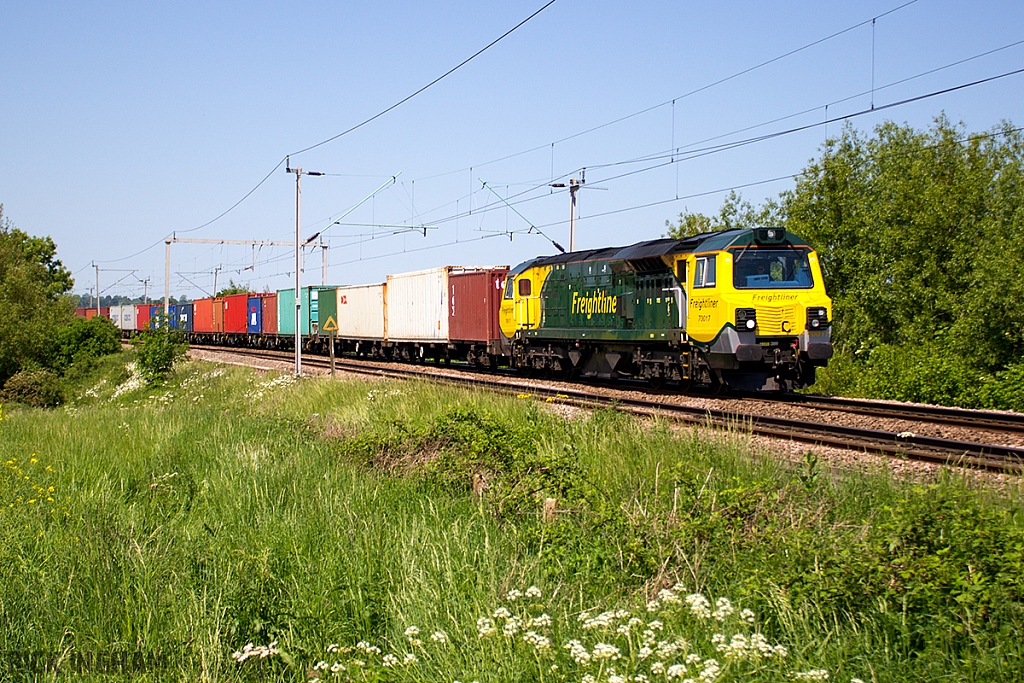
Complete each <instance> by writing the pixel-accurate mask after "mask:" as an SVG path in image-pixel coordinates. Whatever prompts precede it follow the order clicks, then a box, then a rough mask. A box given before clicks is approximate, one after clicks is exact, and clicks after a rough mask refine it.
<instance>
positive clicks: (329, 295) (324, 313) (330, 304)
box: [316, 287, 338, 335]
mask: <svg viewBox="0 0 1024 683" xmlns="http://www.w3.org/2000/svg"><path fill="white" fill-rule="evenodd" d="M319 289H320V291H319V296H318V297H317V307H316V322H317V330H318V331H319V332H320V334H323V335H330V333H331V331H332V330H325V329H324V325H326V324H327V321H328V320H333V321H334V327H335V328H337V326H338V288H337V287H320V288H319ZM333 331H334V333H335V334H337V332H338V330H337V329H335V330H333Z"/></svg>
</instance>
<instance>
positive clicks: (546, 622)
mask: <svg viewBox="0 0 1024 683" xmlns="http://www.w3.org/2000/svg"><path fill="white" fill-rule="evenodd" d="M528 626H529V627H530V628H547V627H548V626H551V615H549V614H541V615H540V616H539V617H534V618H533V619H530V621H529V623H528Z"/></svg>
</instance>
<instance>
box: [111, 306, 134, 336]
mask: <svg viewBox="0 0 1024 683" xmlns="http://www.w3.org/2000/svg"><path fill="white" fill-rule="evenodd" d="M110 319H111V321H113V323H114V324H115V325H117V326H118V328H120V329H122V330H129V331H134V330H135V329H136V328H135V305H134V304H126V305H124V306H111V307H110Z"/></svg>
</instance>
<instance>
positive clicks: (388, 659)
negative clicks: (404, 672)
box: [381, 652, 398, 667]
mask: <svg viewBox="0 0 1024 683" xmlns="http://www.w3.org/2000/svg"><path fill="white" fill-rule="evenodd" d="M397 665H398V657H396V656H394V655H393V654H391V653H390V652H389V653H387V654H386V655H384V659H383V660H382V661H381V666H386V667H392V666H397Z"/></svg>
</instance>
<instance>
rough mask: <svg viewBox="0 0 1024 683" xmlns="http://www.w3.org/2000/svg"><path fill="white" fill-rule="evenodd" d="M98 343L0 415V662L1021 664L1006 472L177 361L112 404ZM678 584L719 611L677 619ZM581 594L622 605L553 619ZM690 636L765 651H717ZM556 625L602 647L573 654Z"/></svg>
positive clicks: (574, 673)
mask: <svg viewBox="0 0 1024 683" xmlns="http://www.w3.org/2000/svg"><path fill="white" fill-rule="evenodd" d="M125 360H130V355H129V356H127V357H126V358H121V359H118V360H117V361H116V362H115V361H109V362H105V364H104V365H103V366H102V367H100V368H99V372H102V373H105V375H104V376H106V377H107V378H108V381H107V382H105V383H104V382H102V381H101V380H100V379H99V378H98V377H94V378H93V379H92V380H90V381H85V380H82V381H81V384H80V386H79V393H78V396H79V399H78V400H77V401H76V402H75V403H74V404H73V405H71V406H67V407H65V408H62V409H57V410H51V411H42V410H19V411H16V412H13V413H11V412H8V413H6V414H5V415H4V417H3V420H2V422H0V462H2V463H4V465H3V469H2V470H0V515H2V526H0V608H2V613H3V615H4V620H3V622H2V623H0V654H2V655H3V658H2V659H0V679H12V680H66V679H70V678H73V677H74V678H86V679H96V680H112V679H137V680H154V681H155V680H160V681H163V680H208V681H225V680H289V681H291V680H294V681H304V680H307V679H309V678H311V677H320V678H322V679H323V680H345V677H352V679H353V680H396V681H398V680H417V681H445V682H449V683H450V681H453V680H460V681H466V682H467V683H468V681H472V680H478V681H481V683H485V682H487V681H519V680H544V681H552V682H554V681H563V680H565V681H580V680H582V679H583V677H584V676H585V675H588V674H589V675H591V676H595V677H596V678H598V679H599V680H601V681H606V680H615V679H614V678H613V677H614V676H623V675H626V674H628V675H629V679H630V680H632V678H633V676H635V675H637V674H644V675H646V676H648V678H649V679H650V680H652V681H655V680H659V679H660V680H666V679H665V676H664V674H657V673H652V671H651V668H652V666H651V665H652V664H653V663H654V662H655V661H660V662H664V663H665V664H666V665H671V664H672V663H682V662H684V661H685V656H686V655H687V654H690V655H693V656H697V657H700V658H701V659H700V661H691V663H690V664H689V666H688V672H687V674H686V675H685V677H693V678H696V677H697V676H698V674H699V673H700V672H701V671H702V670H705V667H706V666H708V665H707V664H706V662H707V660H708V659H710V658H714V659H716V660H717V661H718V664H719V665H720V666H721V669H722V671H721V674H720V678H719V680H764V681H769V680H770V681H775V680H778V681H782V680H787V681H788V680H794V674H795V672H808V671H812V670H815V669H824V670H827V671H828V672H829V673H830V675H831V680H839V681H844V682H845V681H849V680H850V679H851V678H854V677H856V678H860V679H863V680H865V681H869V680H878V681H904V680H947V679H954V680H979V681H980V680H1014V679H1017V680H1020V679H1022V678H1024V661H1022V656H1024V645H1022V644H1021V643H1022V642H1024V639H1022V637H1021V636H1022V635H1024V634H1022V627H1024V610H1022V604H1024V599H1022V598H1024V589H1022V582H1024V578H1022V577H1024V519H1022V517H1021V513H1020V502H1021V496H1020V492H1019V491H1017V490H1013V491H1010V492H1008V493H1007V492H1003V493H999V494H997V493H993V492H990V491H984V490H978V489H976V488H973V487H972V486H971V485H969V484H968V483H967V481H966V480H964V479H963V478H961V477H957V476H953V475H950V476H946V477H943V478H940V479H939V480H936V481H932V482H900V481H894V480H893V479H891V478H890V477H889V476H888V475H887V474H885V473H868V474H862V473H852V472H843V473H839V474H838V475H837V474H836V473H832V472H830V471H828V470H826V469H823V468H822V466H821V465H819V464H817V463H815V462H814V461H813V460H809V461H808V462H807V463H806V464H805V465H804V466H802V467H794V466H786V465H784V464H782V463H780V462H779V461H777V460H775V459H773V458H771V457H764V456H763V455H761V454H758V453H757V452H756V449H754V448H752V446H751V444H750V442H749V440H748V439H747V438H746V436H745V435H744V434H742V433H730V434H717V435H708V434H702V433H697V434H690V433H687V432H678V431H676V430H675V429H674V428H673V427H672V426H671V425H670V424H666V423H658V422H654V423H652V422H648V421H640V420H636V419H633V418H629V417H625V416H622V415H619V414H616V413H613V412H609V411H601V412H598V413H595V414H593V415H590V416H586V415H584V416H582V417H580V418H578V419H576V420H572V421H566V420H564V419H562V418H560V417H559V416H557V415H556V414H555V413H553V412H552V411H549V410H547V407H546V406H545V404H544V403H543V402H539V401H536V400H534V399H532V398H523V399H515V398H504V397H496V396H492V395H488V394H485V393H481V392H471V391H464V390H457V389H452V388H448V387H438V386H434V385H430V384H419V383H406V384H383V383H367V382H361V381H360V382H355V381H352V382H347V381H344V382H343V381H336V382H331V381H327V380H304V381H301V382H293V381H291V380H290V378H288V377H287V376H283V377H277V376H275V375H257V374H255V373H252V372H249V371H246V370H242V369H237V368H215V366H212V365H208V364H200V363H190V364H187V365H184V366H181V367H180V368H179V369H178V370H177V371H176V373H175V374H174V376H173V377H172V378H171V379H170V380H169V381H168V382H167V383H166V385H163V386H160V387H141V388H139V389H137V390H135V391H132V392H128V393H122V394H121V395H119V396H116V397H114V394H115V391H116V390H117V386H118V385H119V384H122V383H123V382H125V381H126V380H127V381H130V380H129V376H130V373H129V372H126V371H125V370H124V369H123V363H124V362H125ZM121 391H123V389H122V390H121ZM26 477H27V478H26ZM50 487H52V488H53V491H52V492H51V491H50V490H49V489H50ZM474 491H476V492H478V493H480V495H477V493H475V492H474ZM48 498H52V501H50V500H47V499H48ZM549 498H553V499H555V500H556V501H557V508H556V509H557V512H556V513H555V515H554V519H553V520H551V521H545V520H543V519H542V507H543V504H544V500H545V499H549ZM29 501H32V502H29ZM677 582H678V584H680V585H679V587H678V588H677V589H676V591H675V592H674V593H666V594H662V599H661V601H660V602H659V603H658V604H657V605H652V609H653V610H655V611H651V612H649V611H648V608H647V607H646V604H647V602H648V601H649V600H651V599H655V598H657V596H658V591H660V590H664V589H666V588H669V587H671V586H673V585H675V584H677ZM531 586H536V587H537V588H538V589H539V592H540V593H541V597H535V596H534V597H529V598H527V597H526V596H523V597H520V598H519V599H517V600H514V601H510V600H509V599H508V593H509V591H511V590H514V589H517V590H519V591H522V592H525V591H526V589H527V588H528V587H531ZM691 593H694V594H695V593H701V594H703V595H704V596H707V598H708V599H709V600H710V603H711V606H710V609H711V610H712V611H714V610H715V608H716V605H715V601H716V599H717V598H719V597H727V598H729V599H731V601H732V604H733V605H734V608H735V609H734V612H733V613H731V614H725V612H724V611H723V612H722V613H720V615H719V616H720V617H721V621H719V620H717V619H716V618H714V617H710V618H707V617H705V618H702V617H700V616H699V615H697V614H696V613H695V611H694V610H693V609H691V606H690V605H688V604H687V603H685V602H678V601H677V599H681V598H683V597H684V596H686V595H688V594H691ZM531 595H534V594H533V593H532V592H531ZM673 596H675V597H673ZM691 601H692V599H691ZM502 606H503V607H505V608H507V609H509V610H510V614H512V615H518V616H519V617H521V618H522V624H521V625H520V626H519V627H518V629H519V630H518V632H517V633H516V635H515V637H507V636H505V635H502V629H503V627H505V626H507V625H508V624H509V619H508V618H506V617H503V616H498V617H495V616H494V615H495V610H496V609H498V608H499V607H502ZM744 608H749V609H751V610H753V611H754V612H755V613H756V617H755V618H754V623H749V622H748V621H746V620H743V619H740V610H741V609H744ZM723 609H724V608H723ZM607 610H625V611H627V612H628V613H629V614H628V616H618V617H615V616H612V617H605V620H608V621H610V622H611V625H610V626H609V627H601V626H600V625H599V622H600V621H601V620H600V619H599V620H598V622H591V625H594V624H595V623H597V624H598V625H596V626H595V627H594V628H584V624H585V622H584V621H581V620H580V619H579V615H580V614H581V613H582V612H584V611H586V612H587V616H589V617H590V618H594V617H597V615H598V614H599V613H601V612H604V611H607ZM696 611H698V612H699V611H700V610H699V609H698V610H696ZM499 614H501V613H499ZM541 614H548V615H550V616H551V618H552V623H551V624H550V625H546V624H545V620H544V619H541V621H540V622H538V623H537V624H535V625H534V626H533V627H531V626H529V623H530V622H529V620H530V619H533V618H537V617H540V616H541ZM481 617H485V618H489V619H490V620H491V622H492V624H493V626H494V627H495V628H496V629H497V633H495V634H492V635H487V636H486V637H481V636H480V628H481V625H480V624H478V621H477V620H478V619H479V618H481ZM633 617H635V618H638V619H641V620H643V623H642V624H634V625H633V626H631V627H630V628H629V629H627V630H628V631H629V632H628V633H618V632H617V631H616V628H617V627H620V626H621V627H623V628H625V626H626V625H628V623H629V619H630V618H633ZM653 619H658V620H660V621H661V622H663V623H664V625H665V628H664V630H663V631H657V632H655V631H652V634H653V635H651V636H646V637H645V636H644V631H646V630H648V624H649V623H650V621H651V620H653ZM515 623H516V622H515V620H512V624H513V625H515ZM411 625H416V626H417V627H418V628H419V630H420V633H419V634H418V635H410V636H407V635H406V629H407V627H409V626H411ZM483 628H484V631H486V630H487V629H486V624H484V625H483ZM531 628H532V630H534V631H535V632H536V633H537V637H538V638H548V639H550V648H546V647H544V643H543V642H541V641H538V640H536V639H535V640H534V641H533V642H524V641H523V639H522V636H523V633H524V632H525V631H527V630H531ZM435 631H443V632H444V634H445V635H446V637H447V641H448V642H447V643H438V642H435V641H433V640H431V639H430V635H431V634H432V633H434V632H435ZM716 633H721V634H722V635H723V636H724V638H725V640H726V642H728V641H729V640H730V639H731V638H732V636H733V635H736V634H739V635H742V636H744V637H746V638H748V642H750V640H749V639H750V638H752V637H753V636H754V634H756V633H760V634H762V635H763V636H764V637H765V638H766V639H767V643H769V644H771V645H775V644H781V645H783V646H785V647H786V648H787V649H788V656H787V657H785V658H784V659H780V658H778V657H777V656H773V657H768V658H766V657H763V656H758V657H754V656H750V650H749V648H748V649H747V650H744V652H745V653H746V655H744V656H731V657H730V656H727V653H726V652H722V651H719V650H718V648H717V644H718V643H717V641H715V642H713V641H712V637H713V636H714V635H715V634H716ZM651 638H653V641H652V640H651ZM675 638H685V640H686V641H687V644H686V647H685V648H683V646H682V645H678V644H674V643H676V641H675V640H674V639H675ZM574 639H575V640H579V641H580V647H583V648H584V649H585V650H586V651H587V652H588V653H590V654H591V655H592V654H593V653H594V652H595V645H596V644H597V643H599V642H603V643H606V644H609V645H614V646H616V647H618V648H619V653H620V657H619V659H615V660H610V659H609V660H600V659H592V660H591V661H590V663H589V664H586V665H584V664H580V663H578V662H577V661H575V660H574V658H573V656H572V652H571V651H570V650H568V649H566V648H565V647H564V645H565V644H566V643H568V642H569V641H570V640H574ZM275 641H276V643H277V645H276V647H277V649H278V650H279V653H278V654H275V655H272V656H270V657H268V658H266V659H263V660H259V659H256V658H254V659H249V660H247V661H245V662H244V663H241V664H239V663H237V662H236V661H234V660H233V659H232V657H231V655H232V653H233V652H235V651H238V650H240V649H241V648H242V646H244V645H245V644H247V643H253V644H255V645H268V644H270V643H271V642H275ZM361 641H366V642H367V643H369V644H371V645H373V646H377V647H380V648H381V650H382V652H381V653H375V652H373V651H372V650H371V651H370V652H369V653H367V652H365V651H363V650H358V649H354V648H355V646H356V645H357V644H358V643H360V642H361ZM412 641H421V642H420V643H419V644H417V643H415V642H412ZM645 642H646V643H648V645H649V647H650V648H651V650H653V651H654V652H653V653H652V654H650V655H649V656H646V657H645V656H641V655H642V654H643V651H642V650H641V648H642V647H643V646H644V644H645ZM738 642H742V641H738ZM659 643H661V644H662V646H661V647H660V648H659ZM332 644H337V645H338V648H337V651H336V652H328V651H327V648H328V646H329V645H332ZM538 648H539V649H538ZM673 648H676V651H674V652H671V651H670V650H672V649H673ZM385 654H394V655H396V656H397V657H398V659H399V660H401V659H403V658H404V657H405V655H406V654H413V655H415V656H416V657H417V659H418V661H417V662H415V663H413V664H407V665H399V666H396V667H385V666H383V661H384V660H383V656H384V655H385ZM61 656H63V657H64V658H65V659H64V661H63V663H62V664H61V666H59V667H58V668H57V669H56V670H55V671H54V670H52V666H51V670H45V667H44V666H43V664H44V663H48V664H50V665H53V664H56V663H59V662H58V661H57V660H58V659H59V658H60V657H61ZM118 657H121V659H118ZM132 657H143V658H148V659H144V660H136V661H131V658H132ZM91 658H95V659H91ZM356 659H359V660H361V661H364V662H365V664H366V666H365V667H358V666H357V665H355V664H354V663H353V661H354V660H356ZM126 660H127V663H125V661H126ZM320 661H323V662H324V663H325V664H326V665H327V666H328V667H329V666H330V665H332V664H335V663H338V664H339V665H342V666H345V667H346V669H345V671H344V672H342V671H339V672H337V675H335V674H332V672H331V671H330V669H329V668H328V669H327V670H326V671H324V670H319V669H314V668H313V667H314V666H315V665H316V664H317V662H320ZM104 665H105V666H106V669H107V671H106V672H105V673H104V672H103V671H102V669H103V668H104ZM119 666H120V668H119ZM552 666H556V667H557V668H556V669H554V670H552V669H551V667H552ZM655 668H657V667H655ZM679 680H682V678H680V679H679Z"/></svg>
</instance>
